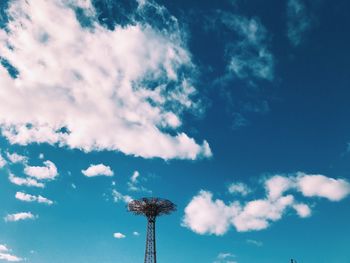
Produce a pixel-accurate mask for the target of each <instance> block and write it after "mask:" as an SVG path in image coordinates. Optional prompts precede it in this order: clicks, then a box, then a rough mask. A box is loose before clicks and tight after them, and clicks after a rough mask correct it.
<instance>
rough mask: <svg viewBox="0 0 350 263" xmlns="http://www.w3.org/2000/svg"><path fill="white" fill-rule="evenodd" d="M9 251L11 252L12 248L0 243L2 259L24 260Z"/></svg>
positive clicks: (0, 257) (0, 256)
mask: <svg viewBox="0 0 350 263" xmlns="http://www.w3.org/2000/svg"><path fill="white" fill-rule="evenodd" d="M9 252H10V249H8V248H7V246H6V245H2V244H0V260H5V261H10V262H19V261H22V260H23V259H22V258H20V257H17V256H15V255H12V254H10V253H9Z"/></svg>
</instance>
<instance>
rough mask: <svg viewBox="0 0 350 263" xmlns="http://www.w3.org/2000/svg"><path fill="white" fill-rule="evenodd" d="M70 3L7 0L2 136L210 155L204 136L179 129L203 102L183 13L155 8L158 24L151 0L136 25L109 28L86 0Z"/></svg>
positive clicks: (144, 153) (0, 79)
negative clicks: (85, 21)
mask: <svg viewBox="0 0 350 263" xmlns="http://www.w3.org/2000/svg"><path fill="white" fill-rule="evenodd" d="M68 3H69V4H67V1H59V0H52V1H45V0H38V1H35V3H34V2H32V1H11V3H10V6H9V11H8V15H9V16H10V19H9V22H8V24H7V26H6V28H7V30H4V29H0V53H1V56H2V57H3V58H4V59H6V60H7V61H8V63H9V65H11V66H12V67H13V68H14V69H16V72H17V74H11V72H9V70H8V67H5V66H3V65H0V86H1V87H2V92H1V94H0V100H1V102H2V103H1V104H0V120H1V122H0V127H1V130H2V135H3V136H5V137H6V138H7V139H8V140H9V141H10V142H11V143H12V144H21V145H27V144H29V143H33V142H35V143H49V144H52V145H57V146H68V147H69V148H75V149H82V150H84V151H86V152H89V151H93V150H115V151H120V152H122V153H125V154H128V155H135V156H141V157H144V158H153V157H160V158H163V159H172V158H179V159H197V158H200V157H210V156H211V151H210V147H209V144H208V143H207V142H206V141H204V142H203V143H202V144H198V143H197V142H196V141H195V140H194V139H193V138H190V137H189V136H187V135H186V134H185V133H183V132H181V130H180V129H181V125H182V121H181V116H182V113H183V112H184V111H189V112H196V111H198V110H201V107H200V106H199V104H198V103H197V102H196V101H197V100H196V94H197V90H196V88H195V87H194V85H193V83H194V80H193V77H192V76H193V74H192V73H193V71H194V65H193V63H192V60H191V54H190V52H189V51H188V49H187V46H186V45H187V44H186V37H183V36H184V33H183V30H181V29H180V27H179V25H178V22H177V19H176V18H175V17H173V16H170V15H169V14H166V13H164V12H163V9H162V8H161V7H159V8H156V11H157V12H155V13H154V14H153V13H152V14H153V15H158V16H159V17H160V19H159V21H158V22H159V25H157V26H158V27H160V28H162V29H161V30H158V28H154V27H153V26H152V25H151V24H150V23H148V20H147V18H145V17H144V14H147V12H148V9H150V8H153V9H154V7H158V6H157V5H156V4H155V3H153V2H152V4H149V2H148V1H145V3H143V4H142V5H141V4H140V6H139V8H137V9H136V10H135V12H136V13H137V14H135V15H134V17H133V18H134V21H133V23H132V24H130V25H124V26H120V25H116V26H115V27H114V28H113V29H107V28H105V27H103V26H102V25H100V24H99V23H98V20H97V15H96V12H95V10H94V8H93V7H92V5H91V2H90V1H89V0H88V1H68ZM81 3H84V5H82V4H81ZM76 5H79V8H80V9H81V10H82V12H84V14H85V15H86V16H87V17H88V19H89V20H90V21H91V25H90V27H89V28H84V27H83V26H82V25H81V24H80V21H79V20H78V19H77V16H76V15H75V13H74V8H76ZM37 10H41V13H40V15H38V13H37ZM137 19H140V20H141V21H138V20H137ZM163 20H164V23H163V24H162V22H161V21H163ZM168 21H171V23H168ZM170 25H171V26H170ZM62 32H64V34H63V33H62ZM23 36H26V37H25V39H24V38H23ZM115 43H118V45H116V44H115ZM43 76H45V78H43ZM169 86H171V88H169ZM29 108H30V110H28V109H29ZM167 131H171V132H169V133H168V132H167ZM173 134H175V135H173Z"/></svg>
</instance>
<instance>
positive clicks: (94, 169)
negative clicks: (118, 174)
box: [81, 163, 114, 177]
mask: <svg viewBox="0 0 350 263" xmlns="http://www.w3.org/2000/svg"><path fill="white" fill-rule="evenodd" d="M81 172H82V173H83V174H84V175H85V176H87V177H95V176H113V175H114V172H113V171H112V169H111V167H109V166H106V165H104V164H102V163H100V164H91V165H90V166H89V167H88V168H87V169H86V170H81Z"/></svg>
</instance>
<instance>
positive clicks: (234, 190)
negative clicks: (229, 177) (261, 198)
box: [228, 182, 251, 196]
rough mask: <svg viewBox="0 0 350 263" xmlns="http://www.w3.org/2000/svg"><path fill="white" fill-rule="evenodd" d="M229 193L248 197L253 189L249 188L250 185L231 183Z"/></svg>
mask: <svg viewBox="0 0 350 263" xmlns="http://www.w3.org/2000/svg"><path fill="white" fill-rule="evenodd" d="M228 191H229V192H230V193H231V194H240V195H243V196H246V195H248V194H249V193H250V192H251V189H250V188H249V187H248V185H246V184H244V183H241V182H238V183H231V184H230V185H229V186H228Z"/></svg>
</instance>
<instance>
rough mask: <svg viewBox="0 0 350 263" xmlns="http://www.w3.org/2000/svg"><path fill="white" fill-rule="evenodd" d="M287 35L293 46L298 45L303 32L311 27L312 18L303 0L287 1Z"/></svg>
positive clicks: (301, 39)
mask: <svg viewBox="0 0 350 263" xmlns="http://www.w3.org/2000/svg"><path fill="white" fill-rule="evenodd" d="M287 19H288V20H287V21H288V22H287V35H288V38H289V41H290V42H291V44H292V45H293V46H299V45H300V44H301V43H302V41H303V37H304V35H305V33H306V32H307V31H309V30H310V29H311V27H312V18H311V15H310V14H309V13H308V11H307V9H306V6H305V3H304V2H303V0H288V2H287Z"/></svg>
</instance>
